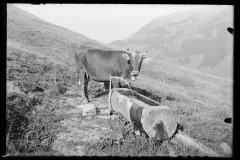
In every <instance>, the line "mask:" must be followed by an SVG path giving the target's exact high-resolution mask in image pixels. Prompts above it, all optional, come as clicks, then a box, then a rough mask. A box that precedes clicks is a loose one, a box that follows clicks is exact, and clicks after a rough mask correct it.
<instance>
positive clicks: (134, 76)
mask: <svg viewBox="0 0 240 160" xmlns="http://www.w3.org/2000/svg"><path fill="white" fill-rule="evenodd" d="M138 73H139V71H132V72H131V75H132V80H133V81H135V80H136V77H137V76H138Z"/></svg>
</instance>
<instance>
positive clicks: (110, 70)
mask: <svg viewBox="0 0 240 160" xmlns="http://www.w3.org/2000/svg"><path fill="white" fill-rule="evenodd" d="M144 58H146V53H141V52H138V51H135V52H132V53H129V52H125V51H107V50H99V49H81V50H80V51H79V52H78V53H77V52H76V53H75V63H76V69H77V74H78V76H79V85H80V88H81V94H82V98H83V101H84V102H89V98H88V93H87V85H88V82H89V80H90V78H91V79H92V80H94V81H97V82H109V80H110V76H112V77H113V76H114V77H121V78H123V79H131V80H135V79H136V77H137V76H138V74H139V72H140V68H141V64H142V62H143V59H144ZM112 85H113V88H118V87H119V79H112Z"/></svg>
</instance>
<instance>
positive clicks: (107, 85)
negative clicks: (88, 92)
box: [104, 82, 109, 91]
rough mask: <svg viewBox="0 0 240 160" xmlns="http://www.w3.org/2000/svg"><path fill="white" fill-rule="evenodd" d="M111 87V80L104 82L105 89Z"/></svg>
mask: <svg viewBox="0 0 240 160" xmlns="http://www.w3.org/2000/svg"><path fill="white" fill-rule="evenodd" d="M108 89H109V82H104V91H106V90H108Z"/></svg>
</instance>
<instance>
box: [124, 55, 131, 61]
mask: <svg viewBox="0 0 240 160" xmlns="http://www.w3.org/2000/svg"><path fill="white" fill-rule="evenodd" d="M122 56H123V58H125V59H126V60H127V61H129V60H130V57H129V56H128V54H126V53H124V54H122Z"/></svg>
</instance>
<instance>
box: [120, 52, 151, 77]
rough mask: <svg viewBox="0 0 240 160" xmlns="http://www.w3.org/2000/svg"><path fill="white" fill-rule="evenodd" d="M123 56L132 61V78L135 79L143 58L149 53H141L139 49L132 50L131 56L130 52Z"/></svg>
mask: <svg viewBox="0 0 240 160" xmlns="http://www.w3.org/2000/svg"><path fill="white" fill-rule="evenodd" d="M123 57H124V58H125V59H126V60H127V61H129V62H130V65H131V68H132V70H131V73H130V74H131V79H132V80H133V81H134V80H135V79H136V77H137V76H138V74H139V72H140V69H141V65H142V62H143V59H145V58H147V53H141V52H139V51H135V52H131V57H129V56H128V54H123Z"/></svg>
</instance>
